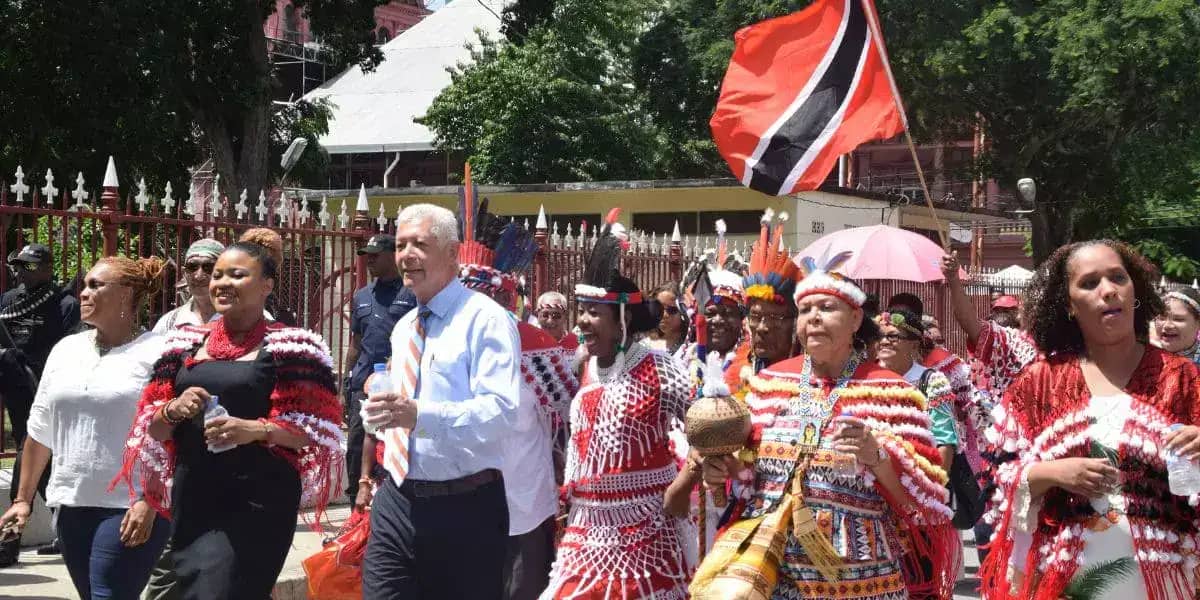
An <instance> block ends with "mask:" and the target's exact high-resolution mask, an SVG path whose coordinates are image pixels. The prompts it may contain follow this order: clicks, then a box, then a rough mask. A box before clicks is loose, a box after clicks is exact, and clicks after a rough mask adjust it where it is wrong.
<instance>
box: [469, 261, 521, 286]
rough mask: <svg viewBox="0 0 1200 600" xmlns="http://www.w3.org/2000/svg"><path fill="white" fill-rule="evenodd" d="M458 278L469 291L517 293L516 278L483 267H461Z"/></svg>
mask: <svg viewBox="0 0 1200 600" xmlns="http://www.w3.org/2000/svg"><path fill="white" fill-rule="evenodd" d="M459 277H460V278H461V279H462V282H463V284H464V285H466V286H467V287H469V288H471V289H482V290H484V291H504V292H515V291H517V278H516V277H515V276H514V275H512V274H510V273H505V272H503V271H500V270H498V269H495V268H493V267H488V266H484V265H461V266H460V267H459Z"/></svg>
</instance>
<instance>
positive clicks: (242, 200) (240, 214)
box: [214, 188, 250, 221]
mask: <svg viewBox="0 0 1200 600" xmlns="http://www.w3.org/2000/svg"><path fill="white" fill-rule="evenodd" d="M248 197H250V192H249V190H247V189H246V188H242V193H241V194H238V201H237V204H234V205H233V210H234V211H235V213H236V214H237V220H239V221H241V220H242V219H243V218H244V217H245V216H246V213H248V212H250V205H248V204H246V198H248ZM214 214H215V213H214Z"/></svg>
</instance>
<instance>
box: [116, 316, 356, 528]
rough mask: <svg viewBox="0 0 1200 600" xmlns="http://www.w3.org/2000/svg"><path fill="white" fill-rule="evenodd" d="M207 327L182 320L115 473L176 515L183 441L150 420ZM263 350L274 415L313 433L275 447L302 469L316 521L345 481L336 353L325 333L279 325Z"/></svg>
mask: <svg viewBox="0 0 1200 600" xmlns="http://www.w3.org/2000/svg"><path fill="white" fill-rule="evenodd" d="M208 332H209V330H208V328H207V327H182V328H180V329H176V330H174V331H172V332H171V334H170V335H169V337H168V338H167V342H166V344H167V350H166V351H165V352H164V353H163V355H162V357H161V358H159V359H158V361H157V362H156V363H155V365H154V372H153V375H152V376H151V379H150V383H149V384H147V385H146V388H145V390H144V391H143V392H142V399H141V401H140V402H139V403H138V411H137V415H136V416H135V417H134V422H133V427H132V429H131V430H130V432H129V441H128V442H127V443H126V449H125V457H124V465H123V467H122V469H121V473H120V474H118V476H117V477H116V478H115V479H114V480H113V483H112V485H113V486H114V487H115V486H116V484H118V483H119V482H121V481H124V482H125V483H126V484H127V485H128V486H129V494H130V498H131V499H132V498H134V497H135V496H136V491H135V490H137V489H141V490H142V495H143V496H144V497H145V499H146V501H147V502H148V503H149V504H150V506H152V507H154V509H155V510H156V511H158V512H159V513H160V514H162V515H163V516H164V517H170V511H171V482H172V479H173V477H174V474H175V444H174V442H173V441H172V440H167V441H164V442H159V441H158V440H156V439H154V438H153V437H151V436H150V433H149V426H150V423H151V422H152V421H153V419H154V415H155V414H156V413H157V412H158V410H159V408H161V407H162V406H163V405H165V404H166V403H167V402H169V401H171V400H172V399H174V398H175V377H176V375H178V373H179V371H180V369H181V368H182V367H183V364H184V360H185V359H189V358H190V356H191V355H192V353H194V351H195V350H196V349H197V348H199V347H200V345H201V344H203V343H204V339H205V337H207V335H208ZM263 349H264V350H265V351H266V352H267V353H268V354H270V356H271V358H272V359H273V360H274V362H275V389H274V390H273V391H272V392H271V410H270V413H269V415H268V417H267V419H268V420H269V421H270V422H272V423H274V424H275V425H276V426H277V427H280V428H281V429H286V430H288V431H291V432H293V433H297V434H300V435H304V436H307V437H308V439H309V440H310V443H309V444H308V445H306V446H304V447H303V448H301V449H300V450H292V449H290V448H285V447H283V446H272V447H271V451H272V452H274V453H275V454H277V455H279V456H281V457H283V458H284V459H286V460H287V461H288V462H289V463H290V464H291V465H292V466H293V467H295V468H296V470H297V471H298V472H299V473H300V482H301V490H302V494H303V496H302V498H301V503H302V505H304V506H310V505H312V506H316V518H315V520H314V526H316V527H319V524H320V519H321V516H322V515H323V514H324V511H325V507H326V506H327V505H328V503H329V496H330V492H331V491H332V490H336V489H340V488H341V486H342V473H343V472H344V468H343V466H344V457H343V454H342V441H343V439H344V436H343V434H342V428H341V426H342V410H341V405H340V404H339V402H338V400H337V386H336V384H335V380H334V376H333V360H332V359H331V358H330V355H329V348H328V347H327V346H326V345H325V342H324V340H322V339H321V336H319V335H317V334H315V333H312V332H310V331H308V330H305V329H300V328H295V327H286V326H284V325H282V324H279V323H274V324H272V325H271V326H270V327H269V328H268V330H267V336H266V339H265V340H264V343H263Z"/></svg>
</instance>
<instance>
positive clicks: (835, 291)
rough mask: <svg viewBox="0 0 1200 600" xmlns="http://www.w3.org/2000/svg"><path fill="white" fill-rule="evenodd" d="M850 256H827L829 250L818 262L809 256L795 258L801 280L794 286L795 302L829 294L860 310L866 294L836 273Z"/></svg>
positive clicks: (840, 254) (850, 254)
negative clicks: (816, 295)
mask: <svg viewBox="0 0 1200 600" xmlns="http://www.w3.org/2000/svg"><path fill="white" fill-rule="evenodd" d="M851 256H853V253H852V252H849V251H845V252H839V253H837V254H835V255H833V256H829V250H828V249H826V251H825V253H824V254H823V255H822V256H821V258H820V259H818V260H814V259H813V258H812V257H811V256H805V257H804V258H799V257H797V258H796V265H797V266H799V267H800V272H801V277H802V279H801V280H800V283H799V284H798V285H797V286H796V293H795V296H794V299H795V301H796V302H799V301H800V298H803V297H804V296H808V295H811V294H829V295H831V296H837V297H838V298H841V299H842V300H845V301H846V302H847V303H848V304H850V305H851V306H853V307H855V308H862V305H863V303H865V302H866V301H867V293H866V292H864V291H862V288H860V287H858V285H857V284H855V283H854V282H853V281H851V280H849V279H847V278H846V276H845V275H842V274H841V273H839V272H838V271H837V270H838V268H840V267H841V266H842V265H844V264H846V261H848V260H850V257H851Z"/></svg>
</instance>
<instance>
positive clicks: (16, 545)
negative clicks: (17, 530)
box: [0, 537, 21, 568]
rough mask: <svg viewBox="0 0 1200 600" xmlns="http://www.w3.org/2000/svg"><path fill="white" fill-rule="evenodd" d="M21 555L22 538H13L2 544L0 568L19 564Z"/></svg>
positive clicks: (0, 547) (0, 548) (0, 546)
mask: <svg viewBox="0 0 1200 600" xmlns="http://www.w3.org/2000/svg"><path fill="white" fill-rule="evenodd" d="M20 555H21V538H19V537H17V538H13V539H11V540H5V541H4V542H2V543H0V568H4V567H11V566H13V565H15V564H17V559H18V558H20Z"/></svg>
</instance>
